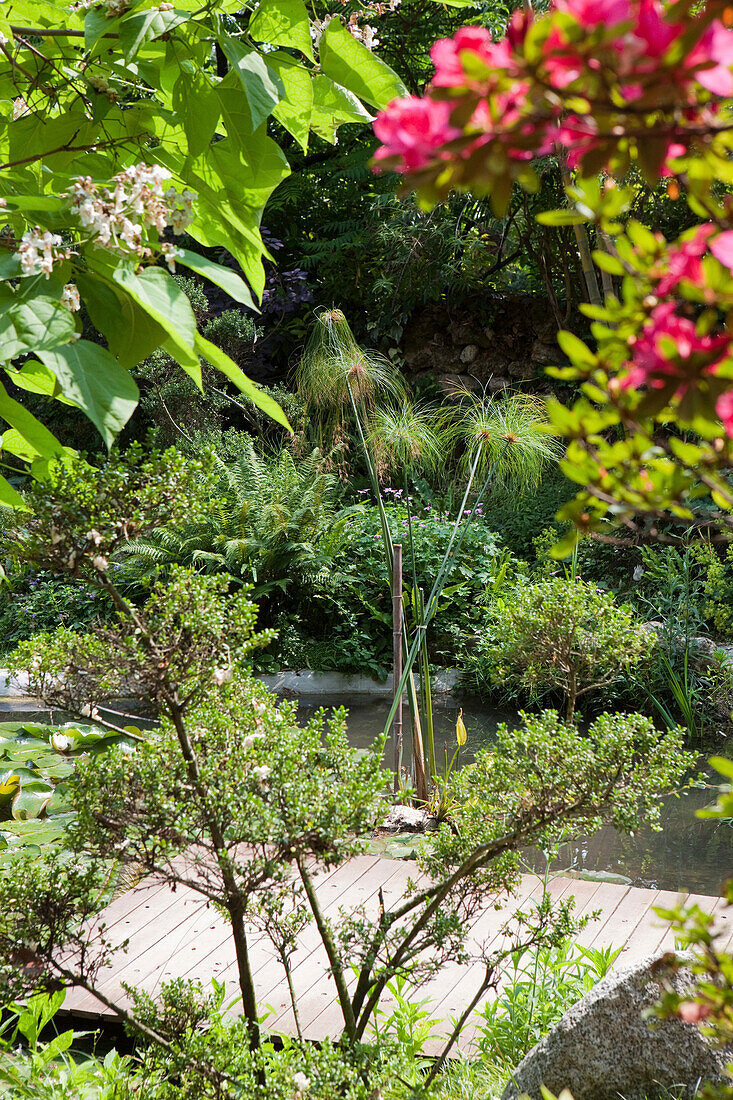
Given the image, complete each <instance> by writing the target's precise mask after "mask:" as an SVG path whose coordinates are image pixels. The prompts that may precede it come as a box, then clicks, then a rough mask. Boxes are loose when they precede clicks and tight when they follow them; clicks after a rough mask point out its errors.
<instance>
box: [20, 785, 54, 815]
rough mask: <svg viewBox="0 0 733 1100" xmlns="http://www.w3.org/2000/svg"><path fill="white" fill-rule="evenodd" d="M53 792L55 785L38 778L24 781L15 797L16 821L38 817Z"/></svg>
mask: <svg viewBox="0 0 733 1100" xmlns="http://www.w3.org/2000/svg"><path fill="white" fill-rule="evenodd" d="M52 794H53V786H52V785H51V784H50V783H44V782H43V781H42V780H40V779H38V780H35V781H32V782H29V783H24V784H23V785H22V787H21V788H20V790H19V791H18V793H17V794H16V796H15V798H14V799H13V807H12V811H11V812H12V815H13V819H14V820H15V821H28V820H30V819H31V818H34V817H38V816H39V814H41V813H42V812H43V810H44V808H45V806H46V803H47V802H48V800H49V799H50V797H51V795H52Z"/></svg>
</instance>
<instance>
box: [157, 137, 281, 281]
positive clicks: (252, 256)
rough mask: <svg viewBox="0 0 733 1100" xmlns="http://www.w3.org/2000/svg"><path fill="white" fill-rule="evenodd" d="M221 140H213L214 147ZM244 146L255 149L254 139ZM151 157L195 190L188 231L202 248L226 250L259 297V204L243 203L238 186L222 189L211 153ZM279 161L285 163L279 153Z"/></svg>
mask: <svg viewBox="0 0 733 1100" xmlns="http://www.w3.org/2000/svg"><path fill="white" fill-rule="evenodd" d="M224 144H225V142H221V141H220V142H216V143H215V145H214V148H217V149H218V146H220V145H224ZM246 148H248V149H250V150H251V149H252V148H254V149H255V151H256V149H257V143H256V142H247V143H246ZM219 155H221V153H220V152H219ZM155 159H156V160H157V161H158V162H159V163H160V164H163V165H165V166H166V167H167V168H170V169H171V171H172V172H174V173H175V175H176V176H177V177H178V178H180V179H181V180H182V181H183V182H184V183H185V184H186V186H187V187H190V188H191V189H192V190H193V191H195V192H196V193H197V194H198V200H197V201H196V202H195V203H194V221H193V224H192V225H190V226H189V228H188V233H189V235H190V236H191V237H192V238H193V239H194V240H195V241H197V242H198V243H199V244H201V245H203V246H204V247H205V248H215V247H221V248H225V249H226V250H227V251H228V252H230V253H231V254H232V256H234V257H235V259H236V260H237V262H238V263H239V266H240V267H241V268H242V271H243V272H244V274H245V275H246V277H247V281H248V282H249V284H250V286H251V287H252V289H253V291H254V293H255V295H257V296H258V297H259V295H260V294H262V290H263V288H264V285H265V269H264V266H263V263H262V257H263V254H264V253H265V248H264V245H263V244H262V238H261V236H260V231H259V225H260V217H261V216H262V210H261V208H258V207H257V206H255V205H254V204H253V205H252V206H249V205H248V204H247V203H245V202H244V201H243V194H242V190H241V188H240V189H239V192H238V194H237V195H236V197H235V195H234V194H231V195H230V194H229V193H228V192H227V191H226V190H225V187H224V181H223V180H222V178H221V176H220V175H219V173H218V171H217V168H216V165H215V164H214V163H213V162H212V157H211V155H209V156H207V157H199V158H198V159H197V160H195V161H192V160H184V159H183V158H181V157H179V156H177V155H175V154H172V153H170V152H166V151H163V150H160V149H156V150H155ZM282 163H284V164H285V165H287V161H285V159H284V157H282V154H281V164H282ZM235 167H236V166H235ZM285 174H287V173H285ZM282 178H284V177H282ZM278 182H279V179H278Z"/></svg>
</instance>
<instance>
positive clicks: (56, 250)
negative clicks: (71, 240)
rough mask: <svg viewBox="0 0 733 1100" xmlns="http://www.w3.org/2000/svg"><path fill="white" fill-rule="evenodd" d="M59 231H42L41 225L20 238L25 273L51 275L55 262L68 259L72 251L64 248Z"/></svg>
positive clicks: (19, 249) (20, 255) (22, 264)
mask: <svg viewBox="0 0 733 1100" xmlns="http://www.w3.org/2000/svg"><path fill="white" fill-rule="evenodd" d="M63 243H64V242H63V241H62V240H61V237H59V235H58V233H49V232H48V230H46V231H45V232H41V227H40V226H39V225H37V226H36V228H35V229H32V230H29V231H28V232H27V233H24V234H23V236H22V237H21V240H20V247H19V248H18V256H19V258H20V266H21V268H22V270H23V274H24V275H45V276H46V278H47V279H48V277H49V276H50V274H51V272H52V271H53V265H54V264H55V263H62V262H63V261H64V260H68V258H69V256H70V252H69V251H68V249H65V248H63V247H62V246H63Z"/></svg>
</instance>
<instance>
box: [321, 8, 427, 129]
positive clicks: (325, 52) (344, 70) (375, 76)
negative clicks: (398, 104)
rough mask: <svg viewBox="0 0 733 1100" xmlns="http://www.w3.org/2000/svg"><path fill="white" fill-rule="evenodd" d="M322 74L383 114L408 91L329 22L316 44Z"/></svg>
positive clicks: (340, 26)
mask: <svg viewBox="0 0 733 1100" xmlns="http://www.w3.org/2000/svg"><path fill="white" fill-rule="evenodd" d="M318 48H319V54H320V59H321V70H322V72H324V73H325V74H326V76H330V77H331V78H332V79H333V80H335V81H336V83H337V84H341V85H342V86H343V87H344V88H347V89H348V90H349V91H350V92H353V93H354V94H355V95H358V96H359V98H360V99H363V100H365V101H366V102H367V103H371V105H372V106H373V107H377V108H379V110H382V109H383V108H384V107H386V106H387V104H388V103H389V102H390V101H391V100H393V99H396V98H397V97H399V96H404V95H407V89H406V88H405V85H404V84H403V83H402V81H401V80H400V78H399V77H398V75H397V73H396V72H394V70H393V69H390V67H389V65H385V63H384V61H380V59H379V58H378V57H376V56H375V55H374V54H373V53H371V51H370V50H368V49H367V48H366V46H363V45H362V44H361V42H357V40H356V39H355V38H354V36H353V35H351V34H349V32H348V31H347V30H346V28H345V27H344V26H343V24H342V23H340V22H339V20H338V19H332V20H331V21H330V23H329V24H328V26H327V27H326V29H325V31H324V32H323V34H322V35H321V41H320V43H319V47H318Z"/></svg>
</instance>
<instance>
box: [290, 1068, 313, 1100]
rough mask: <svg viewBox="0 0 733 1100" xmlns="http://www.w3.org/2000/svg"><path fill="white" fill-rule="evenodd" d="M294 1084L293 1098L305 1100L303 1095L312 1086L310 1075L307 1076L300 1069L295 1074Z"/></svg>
mask: <svg viewBox="0 0 733 1100" xmlns="http://www.w3.org/2000/svg"><path fill="white" fill-rule="evenodd" d="M293 1085H294V1087H295V1092H294V1093H293V1100H303V1097H304V1096H305V1094H306V1093H307V1091H308V1089H309V1088H310V1087H311V1082H310V1077H306V1075H305V1074H304V1073H301V1072H300V1070H298V1072H297V1073H294V1074H293Z"/></svg>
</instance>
